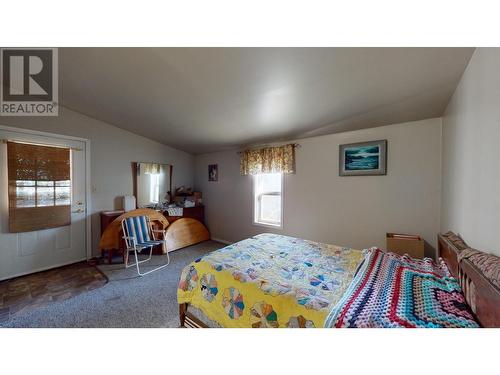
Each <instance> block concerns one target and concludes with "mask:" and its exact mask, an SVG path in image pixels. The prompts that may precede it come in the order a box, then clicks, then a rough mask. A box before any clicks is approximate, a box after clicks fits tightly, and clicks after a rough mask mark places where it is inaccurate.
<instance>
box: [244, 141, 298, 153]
mask: <svg viewBox="0 0 500 375" xmlns="http://www.w3.org/2000/svg"><path fill="white" fill-rule="evenodd" d="M288 145H291V146H293V148H300V147H301V146H300V143H288V144H286V145H281V146H288ZM281 146H263V147H261V148H267V147H281ZM258 149H259V148H255V150H258ZM236 153H237V154H238V155H240V154H242V153H243V151H238V152H236Z"/></svg>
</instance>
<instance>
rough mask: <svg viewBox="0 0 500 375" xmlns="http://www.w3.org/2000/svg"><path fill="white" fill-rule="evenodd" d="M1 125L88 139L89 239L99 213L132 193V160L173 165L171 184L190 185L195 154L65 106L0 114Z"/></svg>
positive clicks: (96, 230)
mask: <svg viewBox="0 0 500 375" xmlns="http://www.w3.org/2000/svg"><path fill="white" fill-rule="evenodd" d="M0 125H6V126H14V127H20V128H26V129H33V130H38V131H46V132H51V133H57V134H63V135H71V136H75V137H82V138H87V139H90V140H91V184H92V202H91V203H92V214H93V215H92V242H93V247H92V248H93V251H94V253H96V251H97V244H98V241H99V236H100V219H99V212H100V211H103V210H109V209H118V208H121V202H120V200H119V197H121V196H123V195H125V194H132V189H133V187H132V169H131V162H132V161H143V162H154V163H163V164H172V165H173V173H172V185H173V186H174V187H175V186H181V185H185V186H192V184H193V169H194V157H193V156H192V155H190V154H188V153H186V152H183V151H179V150H176V149H174V148H171V147H168V146H165V145H163V144H160V143H158V142H154V141H152V140H149V139H147V138H144V137H141V136H138V135H135V134H133V133H130V132H128V131H125V130H122V129H120V128H117V127H115V126H112V125H110V124H107V123H105V122H102V121H99V120H96V119H93V118H91V117H88V116H85V115H83V114H80V113H78V112H75V111H72V110H69V109H67V108H64V107H60V108H59V116H58V117H0Z"/></svg>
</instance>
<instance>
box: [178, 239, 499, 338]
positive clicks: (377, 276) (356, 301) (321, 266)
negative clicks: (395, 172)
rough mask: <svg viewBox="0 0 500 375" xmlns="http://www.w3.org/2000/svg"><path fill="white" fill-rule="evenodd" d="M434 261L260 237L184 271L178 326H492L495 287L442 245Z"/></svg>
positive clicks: (447, 244) (496, 306) (495, 311)
mask: <svg viewBox="0 0 500 375" xmlns="http://www.w3.org/2000/svg"><path fill="white" fill-rule="evenodd" d="M439 252H440V256H441V258H440V261H439V262H437V263H435V262H432V261H430V260H415V259H412V258H409V257H406V256H403V257H401V256H398V255H396V254H392V253H385V252H382V251H381V250H379V249H376V248H372V249H366V250H363V251H360V250H356V249H351V248H347V247H340V246H335V245H327V244H321V243H317V242H313V241H308V240H303V239H299V238H294V237H288V236H281V235H276V234H261V235H258V236H255V237H252V238H248V239H246V240H243V241H240V242H237V243H235V244H232V245H230V246H227V247H225V248H223V249H220V250H217V251H215V252H212V253H209V254H207V255H206V256H204V257H202V258H200V259H197V260H196V261H194V262H193V263H191V264H189V265H188V266H187V267H186V268H184V270H183V272H182V274H181V277H180V281H179V287H178V294H177V295H178V302H179V313H180V323H181V326H183V327H240V328H249V327H252V328H276V327H290V328H313V327H332V328H333V327H479V326H480V325H482V326H500V317H499V316H498V315H499V307H500V291H499V290H498V289H497V288H496V286H495V285H493V284H492V283H491V282H490V281H489V280H487V279H486V278H485V277H484V276H483V275H481V273H480V272H478V271H477V269H476V268H474V267H472V268H471V266H470V265H469V264H468V263H467V262H468V261H467V260H465V261H460V262H458V260H457V257H458V250H457V249H456V248H455V247H454V246H453V244H452V243H450V242H449V241H447V239H446V238H445V237H443V236H439ZM481 276H483V277H481ZM471 285H474V287H471ZM471 288H473V289H474V293H470V290H471ZM462 290H463V291H464V292H465V293H464V294H465V296H464V294H462ZM467 291H469V293H468V292H467ZM472 295H473V297H472ZM472 298H473V299H472Z"/></svg>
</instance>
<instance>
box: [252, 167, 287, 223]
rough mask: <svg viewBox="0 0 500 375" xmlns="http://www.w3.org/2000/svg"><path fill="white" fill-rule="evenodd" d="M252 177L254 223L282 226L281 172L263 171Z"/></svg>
mask: <svg viewBox="0 0 500 375" xmlns="http://www.w3.org/2000/svg"><path fill="white" fill-rule="evenodd" d="M253 178H254V189H253V191H254V223H255V224H262V225H268V226H272V227H279V228H281V227H282V224H283V223H282V212H283V209H282V206H283V204H282V203H283V201H282V191H283V175H282V174H281V173H264V174H257V175H254V176H253Z"/></svg>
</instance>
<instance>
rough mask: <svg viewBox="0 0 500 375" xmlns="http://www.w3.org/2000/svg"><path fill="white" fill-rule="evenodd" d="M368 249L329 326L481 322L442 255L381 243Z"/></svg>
mask: <svg viewBox="0 0 500 375" xmlns="http://www.w3.org/2000/svg"><path fill="white" fill-rule="evenodd" d="M366 252H367V254H366V258H365V260H364V262H363V264H362V265H361V266H360V269H359V270H358V272H357V274H356V276H355V278H354V279H353V281H352V282H351V284H350V286H349V288H348V290H347V291H346V293H345V294H344V296H343V298H342V299H341V300H339V302H338V303H337V304H336V305H335V307H334V308H333V309H332V310H331V312H330V314H329V315H328V317H327V319H326V320H325V327H338V328H340V327H353V328H354V327H359V328H370V327H371V328H398V327H406V328H418V327H421V328H440V327H461V328H466V327H479V325H478V324H477V322H476V321H475V319H474V316H473V315H472V312H471V311H470V308H469V306H468V305H467V303H466V302H465V299H464V296H463V294H462V292H461V290H460V286H459V284H458V282H457V281H456V279H454V278H453V277H451V275H450V273H449V271H448V268H447V267H446V265H445V264H444V262H443V261H442V260H440V263H439V265H437V264H435V263H434V262H433V261H432V260H431V259H428V258H427V259H424V260H416V259H412V258H410V257H408V256H400V255H397V254H394V253H385V252H383V251H381V250H380V249H377V248H371V249H368V250H366Z"/></svg>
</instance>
